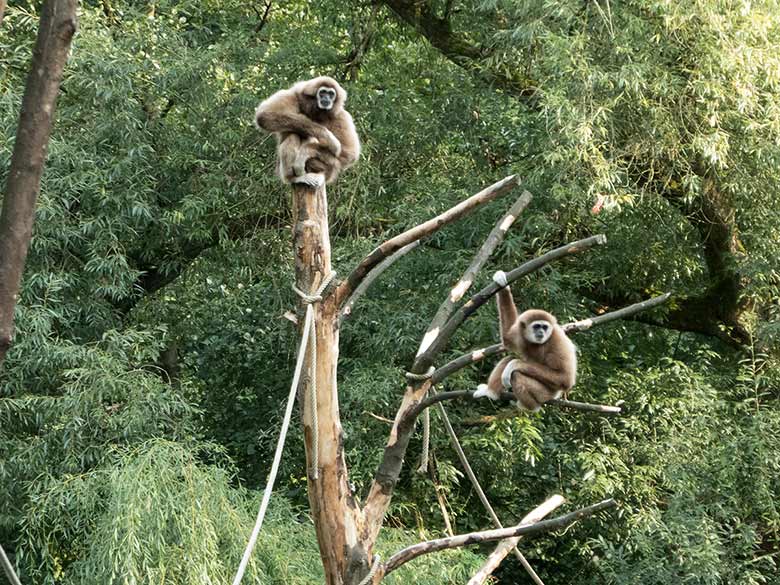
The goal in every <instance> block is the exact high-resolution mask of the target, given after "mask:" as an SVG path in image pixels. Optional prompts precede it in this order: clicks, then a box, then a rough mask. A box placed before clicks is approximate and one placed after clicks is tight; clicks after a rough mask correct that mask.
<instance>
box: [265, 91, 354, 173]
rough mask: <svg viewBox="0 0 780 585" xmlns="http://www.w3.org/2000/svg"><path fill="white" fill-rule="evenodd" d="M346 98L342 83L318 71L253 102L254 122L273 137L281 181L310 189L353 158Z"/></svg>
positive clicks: (342, 167) (350, 119)
mask: <svg viewBox="0 0 780 585" xmlns="http://www.w3.org/2000/svg"><path fill="white" fill-rule="evenodd" d="M346 101H347V92H346V91H344V88H343V87H341V86H340V85H339V84H338V82H337V81H336V80H335V79H332V78H331V77H326V76H322V77H315V78H314V79H309V80H308V81H299V82H298V83H296V84H295V85H293V86H292V87H291V88H289V89H283V90H280V91H277V92H276V93H275V94H273V95H272V96H271V97H269V98H268V99H266V100H265V101H263V102H262V103H261V104H260V105H259V106H257V110H255V124H256V125H257V127H258V128H262V129H263V130H266V131H268V132H272V133H273V134H274V135H275V136H276V143H277V174H278V175H279V178H281V179H282V181H283V182H285V183H303V184H305V185H309V186H311V187H315V188H316V187H319V186H321V185H322V184H323V182H326V183H332V182H333V181H335V180H336V177H338V175H339V173H340V172H341V171H342V170H344V169H346V168H347V167H349V166H351V165H353V164H354V163H355V161H357V159H358V157H359V156H360V139H359V138H358V135H357V132H356V130H355V124H354V123H353V121H352V116H350V115H349V112H347V111H346V110H345V109H344V103H345V102H346Z"/></svg>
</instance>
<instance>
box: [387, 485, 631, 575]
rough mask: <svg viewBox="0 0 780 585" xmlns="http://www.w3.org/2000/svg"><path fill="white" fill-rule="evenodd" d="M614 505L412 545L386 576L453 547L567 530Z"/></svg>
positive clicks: (394, 560) (396, 556) (603, 504)
mask: <svg viewBox="0 0 780 585" xmlns="http://www.w3.org/2000/svg"><path fill="white" fill-rule="evenodd" d="M615 506H617V502H615V500H613V499H611V498H610V499H608V500H604V501H602V502H599V503H598V504H593V505H592V506H587V507H585V508H581V509H579V510H576V511H574V512H570V513H569V514H564V515H563V516H558V517H557V518H552V519H550V520H542V521H540V522H534V523H533V524H526V525H520V526H514V527H512V528H499V529H496V530H484V531H480V532H470V533H468V534H461V535H459V536H453V537H448V538H438V539H436V540H428V541H425V542H420V543H417V544H414V545H412V546H408V547H406V548H405V549H402V550H400V551H398V552H397V553H395V554H394V555H393V556H392V557H390V558H389V559H388V560H387V562H386V563H385V575H388V574H390V573H392V572H393V571H395V570H396V569H397V568H398V567H400V566H401V565H404V564H406V563H408V562H409V561H411V560H414V559H416V558H417V557H419V556H422V555H427V554H430V553H433V552H438V551H440V550H446V549H450V548H460V547H462V546H468V545H471V544H481V543H483V542H493V541H496V540H504V539H505V538H512V537H515V536H523V537H529V536H536V535H538V534H542V533H545V532H551V531H553V530H558V529H560V528H567V527H568V526H571V525H572V524H574V523H575V522H577V521H578V520H581V519H583V518H587V517H589V516H592V515H593V514H596V513H598V512H601V511H602V510H607V509H609V508H614V507H615Z"/></svg>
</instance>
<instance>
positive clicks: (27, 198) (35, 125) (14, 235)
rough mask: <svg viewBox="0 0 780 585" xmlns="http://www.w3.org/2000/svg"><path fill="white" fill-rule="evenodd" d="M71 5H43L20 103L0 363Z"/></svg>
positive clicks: (62, 0) (2, 271) (2, 220)
mask: <svg viewBox="0 0 780 585" xmlns="http://www.w3.org/2000/svg"><path fill="white" fill-rule="evenodd" d="M76 5H77V3H76V1H75V0H48V1H47V2H45V3H44V4H43V8H42V10H41V20H40V24H39V27H38V37H37V40H36V41H35V48H34V50H33V58H32V63H31V65H30V73H29V75H28V77H27V85H26V87H25V90H24V97H23V98H22V109H21V113H20V115H19V126H18V127H17V130H16V142H15V144H14V151H13V154H12V155H11V167H10V169H9V172H8V179H7V181H6V189H5V197H4V198H3V209H2V212H0V364H2V362H3V360H4V359H5V355H6V353H7V351H8V348H9V347H10V346H11V342H12V340H13V328H14V309H15V307H16V302H17V300H18V297H19V287H20V283H21V279H22V271H23V270H24V263H25V260H26V259H27V251H28V249H29V247H30V239H31V238H32V227H33V221H34V219H35V204H36V201H37V200H38V192H39V191H40V187H41V174H42V173H43V165H44V162H45V161H46V152H47V148H48V144H49V136H50V135H51V128H52V122H53V119H54V110H55V106H56V103H57V94H58V93H59V90H60V82H61V81H62V72H63V70H64V68H65V63H66V61H67V59H68V51H69V49H70V42H71V39H72V38H73V35H74V34H75V32H76Z"/></svg>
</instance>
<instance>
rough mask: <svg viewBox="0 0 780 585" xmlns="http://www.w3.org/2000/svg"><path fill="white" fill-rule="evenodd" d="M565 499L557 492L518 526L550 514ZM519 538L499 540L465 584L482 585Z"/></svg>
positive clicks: (524, 517) (537, 520)
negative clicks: (480, 566)
mask: <svg viewBox="0 0 780 585" xmlns="http://www.w3.org/2000/svg"><path fill="white" fill-rule="evenodd" d="M565 501H566V500H565V499H564V498H563V496H559V495H557V494H556V495H554V496H552V497H550V498H548V499H547V500H546V501H545V502H543V503H542V504H541V505H539V506H537V507H536V508H534V509H533V510H531V511H530V512H529V513H528V514H526V515H525V516H523V519H522V520H520V523H519V524H518V526H525V525H527V524H533V523H534V522H539V521H540V520H543V519H544V518H546V517H547V516H549V515H550V514H552V513H553V511H554V510H556V509H557V508H559V507H560V506H562V505H563V503H564V502H565ZM521 539H522V537H521V536H515V537H513V538H507V539H506V540H502V541H501V542H499V543H498V545H497V546H496V550H494V551H493V552H492V553H490V556H488V558H487V560H486V561H485V564H484V565H482V568H480V570H479V571H477V572H476V573H475V574H474V576H473V577H472V578H471V579H470V580H469V582H468V584H467V585H482V584H483V583H484V582H485V581H486V580H487V578H488V577H490V575H492V574H493V571H495V570H496V569H497V568H498V566H499V565H500V564H501V561H503V560H504V559H505V558H506V556H507V555H508V554H509V552H510V551H512V550H513V549H515V548H516V547H517V543H518V542H520V540H521Z"/></svg>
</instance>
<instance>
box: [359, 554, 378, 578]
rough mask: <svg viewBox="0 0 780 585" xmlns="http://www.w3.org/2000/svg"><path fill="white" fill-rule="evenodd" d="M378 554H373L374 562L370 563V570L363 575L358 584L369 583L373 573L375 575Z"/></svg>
mask: <svg viewBox="0 0 780 585" xmlns="http://www.w3.org/2000/svg"><path fill="white" fill-rule="evenodd" d="M379 560H380V559H379V555H374V564H373V565H371V570H370V571H369V572H368V575H366V576H365V577H363V580H362V581H361V582H360V583H358V585H368V584H369V583H371V580H372V579H373V578H374V575H376V572H377V570H378V569H379V565H380V562H379Z"/></svg>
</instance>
